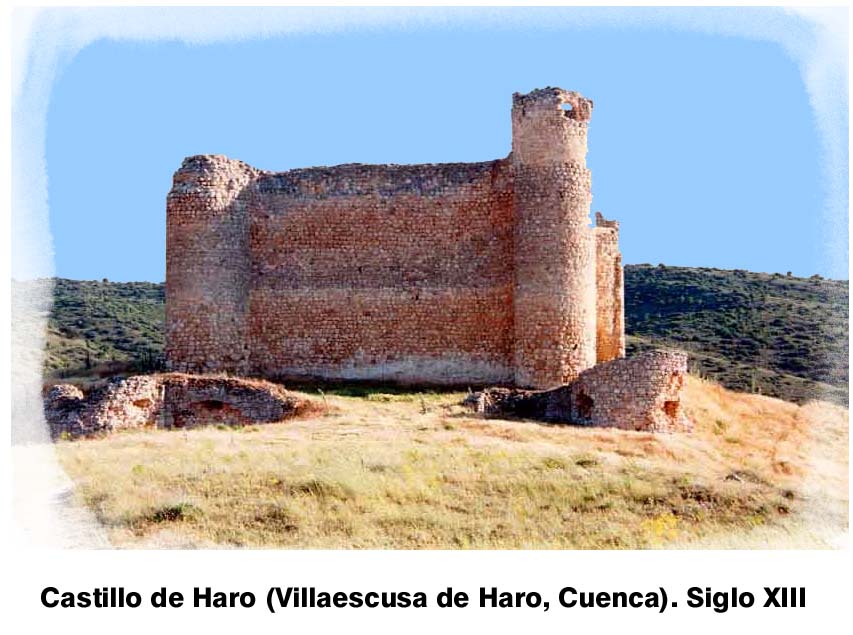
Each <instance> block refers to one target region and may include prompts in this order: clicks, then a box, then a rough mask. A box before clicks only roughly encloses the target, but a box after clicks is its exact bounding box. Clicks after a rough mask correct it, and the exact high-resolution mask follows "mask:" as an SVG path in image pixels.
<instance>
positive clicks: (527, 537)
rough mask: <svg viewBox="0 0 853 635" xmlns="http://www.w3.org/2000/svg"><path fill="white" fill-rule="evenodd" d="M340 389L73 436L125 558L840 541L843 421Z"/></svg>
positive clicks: (693, 405)
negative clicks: (209, 422) (160, 552)
mask: <svg viewBox="0 0 853 635" xmlns="http://www.w3.org/2000/svg"><path fill="white" fill-rule="evenodd" d="M346 394H348V393H347V392H346V391H338V394H329V395H324V396H323V398H322V399H321V398H320V397H318V396H317V394H316V393H315V394H314V398H315V399H320V400H321V401H322V400H325V401H326V402H327V404H328V406H329V410H328V411H327V412H325V413H323V414H316V415H314V416H309V417H308V418H302V419H298V420H293V421H291V422H288V423H284V424H278V425H268V426H263V427H253V428H245V429H240V430H230V429H228V430H221V429H217V428H207V429H203V430H193V431H188V432H183V431H176V432H166V431H140V432H130V433H123V434H118V435H115V436H112V437H110V438H106V439H100V440H89V441H78V442H69V443H61V444H59V446H58V452H59V454H60V457H61V459H62V462H63V464H64V466H65V468H66V470H67V471H68V473H69V474H70V475H71V476H72V477H73V478H74V479H75V481H76V482H77V485H78V492H79V494H80V496H81V497H82V499H83V501H84V502H85V503H86V504H87V505H88V506H89V507H90V508H91V509H92V510H93V511H94V512H95V513H96V514H97V516H98V517H99V518H100V520H101V521H102V522H103V523H104V524H105V525H106V526H107V527H108V528H109V531H110V535H111V538H112V540H113V541H114V543H115V544H117V545H119V546H128V547H137V546H139V547H199V546H202V547H207V546H225V547H291V548H649V547H669V546H676V547H703V548H704V547H762V546H773V547H777V546H783V547H816V546H818V547H825V546H832V541H833V539H834V538H835V537H836V536H837V535H838V534H839V533H840V532H844V531H846V527H847V504H848V501H847V458H848V457H847V434H848V427H847V410H845V409H843V408H840V407H838V406H832V405H829V404H825V403H810V404H807V405H805V406H803V407H799V406H796V405H794V404H789V403H786V402H782V401H779V400H775V399H771V398H767V397H761V396H757V395H746V394H739V393H732V392H729V391H726V390H724V389H722V388H720V387H719V386H716V385H713V384H709V383H706V382H702V381H699V380H696V379H692V378H691V379H690V381H689V382H688V384H687V388H686V394H685V400H684V401H685V408H686V411H687V413H688V415H689V416H690V417H691V418H692V419H693V420H694V421H695V423H696V432H695V433H693V434H676V435H655V434H645V433H630V432H623V431H618V430H607V429H585V428H576V427H568V426H545V425H539V424H536V423H531V422H510V421H499V420H483V419H479V418H476V417H472V416H470V415H469V414H468V413H467V412H466V411H464V410H463V409H462V408H461V407H460V406H459V405H458V403H459V401H460V400H461V398H462V396H463V395H461V394H459V393H456V394H451V393H445V394H425V395H419V394H413V393H406V392H401V391H394V392H389V393H377V392H375V391H368V392H365V393H363V394H362V393H359V392H358V391H355V392H352V393H349V394H354V395H356V396H344V395H346Z"/></svg>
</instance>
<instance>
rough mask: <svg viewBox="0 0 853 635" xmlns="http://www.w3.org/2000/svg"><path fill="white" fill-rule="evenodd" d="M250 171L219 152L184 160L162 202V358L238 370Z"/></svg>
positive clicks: (242, 349)
mask: <svg viewBox="0 0 853 635" xmlns="http://www.w3.org/2000/svg"><path fill="white" fill-rule="evenodd" d="M255 175H256V171H255V170H254V169H253V168H250V167H249V166H248V165H246V164H245V163H242V162H241V161H233V160H231V159H228V158H226V157H224V156H217V155H200V156H194V157H189V158H187V159H184V163H183V165H182V166H181V169H180V170H178V171H177V172H176V173H175V177H174V182H173V185H172V190H171V191H170V192H169V196H168V198H167V202H166V363H167V366H168V368H169V369H170V370H177V371H185V372H232V373H240V372H245V371H246V369H247V366H248V361H249V349H248V345H247V342H246V336H245V333H246V318H247V315H248V296H249V273H250V269H251V267H250V264H251V263H250V260H249V258H250V254H249V220H248V219H249V214H248V203H247V194H246V192H245V188H246V186H247V185H248V184H249V183H250V182H251V181H252V179H253V178H254V177H255Z"/></svg>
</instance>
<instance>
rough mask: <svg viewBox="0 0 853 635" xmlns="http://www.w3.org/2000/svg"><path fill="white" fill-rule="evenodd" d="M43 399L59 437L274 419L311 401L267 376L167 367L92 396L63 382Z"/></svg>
mask: <svg viewBox="0 0 853 635" xmlns="http://www.w3.org/2000/svg"><path fill="white" fill-rule="evenodd" d="M44 405H45V417H46V419H47V421H48V424H49V425H50V428H51V433H52V435H53V436H54V438H56V437H60V436H65V435H67V436H71V437H78V436H91V435H99V434H105V433H110V432H115V431H117V430H123V429H130V428H147V427H157V428H192V427H196V426H201V425H212V424H217V425H219V424H226V425H250V424H256V423H274V422H279V421H283V420H284V419H286V418H288V417H290V416H293V415H294V414H297V413H298V412H299V411H300V410H302V409H304V407H305V405H306V404H305V403H304V402H303V401H302V400H299V399H297V398H296V397H294V396H293V395H291V394H290V393H288V392H287V391H285V390H284V389H283V388H282V387H281V386H278V385H276V384H271V383H269V382H265V381H259V380H244V379H237V378H234V377H224V376H204V375H186V374H182V373H163V374H158V375H136V376H133V377H128V378H115V379H113V380H111V381H110V382H109V383H108V384H107V385H106V386H104V387H102V388H99V389H97V390H94V391H92V393H90V394H89V395H88V396H84V395H83V393H82V392H81V391H80V390H79V389H78V388H75V387H74V386H71V385H68V384H60V385H58V386H54V387H52V388H51V389H50V390H49V391H48V394H47V395H46V397H45V404H44Z"/></svg>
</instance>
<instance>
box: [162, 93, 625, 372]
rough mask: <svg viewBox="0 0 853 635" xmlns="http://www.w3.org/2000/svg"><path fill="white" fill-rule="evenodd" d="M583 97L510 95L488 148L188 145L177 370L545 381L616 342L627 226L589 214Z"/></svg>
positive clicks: (179, 250) (172, 206) (181, 175)
mask: <svg viewBox="0 0 853 635" xmlns="http://www.w3.org/2000/svg"><path fill="white" fill-rule="evenodd" d="M592 107H593V104H592V102H591V101H590V100H588V99H585V98H584V97H582V96H581V95H579V94H578V93H574V92H568V91H564V90H561V89H558V88H546V89H542V90H535V91H533V92H531V93H528V94H526V95H521V94H515V95H514V96H513V105H512V117H511V119H512V152H511V153H510V156H509V157H507V158H506V159H499V160H495V161H487V162H483V163H470V164H463V163H448V164H430V165H408V166H407V165H361V164H353V165H341V166H336V167H328V168H326V167H322V168H309V169H300V170H291V171H289V172H281V173H274V172H266V171H262V170H257V169H255V168H253V167H250V166H248V165H246V164H245V163H242V162H240V161H235V160H231V159H228V158H226V157H223V156H211V155H205V156H194V157H190V158H187V159H185V160H184V162H183V165H182V166H181V168H180V169H179V170H178V171H177V172H176V173H175V177H174V183H173V187H172V190H171V192H170V193H169V196H168V201H167V269H166V356H167V362H168V364H169V367H170V368H171V369H172V370H176V371H183V372H229V373H234V374H242V375H251V376H260V377H268V378H274V379H285V378H306V377H320V378H341V379H367V380H377V381H397V382H408V383H420V384H459V385H485V384H496V383H500V384H514V385H518V386H529V387H534V388H551V387H555V386H559V385H563V384H565V383H567V382H569V381H572V380H574V379H575V378H577V377H578V376H579V375H580V373H582V372H583V371H585V370H587V369H589V368H591V367H592V366H594V365H595V363H596V362H602V361H607V360H610V359H614V358H617V357H619V356H621V355H624V350H625V345H624V319H623V306H622V297H623V291H622V268H621V258H620V255H619V249H618V227H617V224H616V223H614V222H610V221H604V220H603V219H601V220H599V221H598V223H597V226H596V227H590V219H589V216H590V202H591V189H590V188H591V184H590V173H589V170H588V169H587V168H586V152H587V129H588V125H589V121H590V116H591V114H592Z"/></svg>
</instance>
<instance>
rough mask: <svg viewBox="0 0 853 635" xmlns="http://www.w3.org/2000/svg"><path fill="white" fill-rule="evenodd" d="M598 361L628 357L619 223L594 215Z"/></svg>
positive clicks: (597, 214)
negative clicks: (626, 355)
mask: <svg viewBox="0 0 853 635" xmlns="http://www.w3.org/2000/svg"><path fill="white" fill-rule="evenodd" d="M595 244H596V255H595V269H596V272H595V281H596V313H597V318H596V362H598V363H600V362H606V361H610V360H611V359H616V358H617V357H625V298H624V295H625V291H624V289H625V285H624V281H623V270H622V254H621V253H620V252H619V223H617V222H616V221H609V220H605V219H604V217H603V216H602V215H601V214H600V213H599V212H596V214H595Z"/></svg>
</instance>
